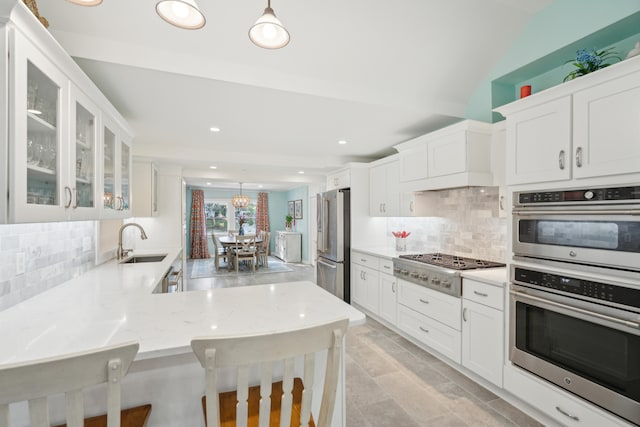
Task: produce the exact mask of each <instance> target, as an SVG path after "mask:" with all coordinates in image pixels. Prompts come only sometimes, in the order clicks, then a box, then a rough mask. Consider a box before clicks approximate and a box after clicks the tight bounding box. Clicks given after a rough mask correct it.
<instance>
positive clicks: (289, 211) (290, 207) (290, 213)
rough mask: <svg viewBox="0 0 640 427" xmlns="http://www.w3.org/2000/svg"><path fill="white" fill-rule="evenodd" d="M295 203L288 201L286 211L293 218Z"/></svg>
mask: <svg viewBox="0 0 640 427" xmlns="http://www.w3.org/2000/svg"><path fill="white" fill-rule="evenodd" d="M294 205H295V202H294V201H293V200H289V209H288V210H287V214H288V215H291V216H294V213H295V206H294Z"/></svg>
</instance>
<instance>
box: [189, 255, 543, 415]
mask: <svg viewBox="0 0 640 427" xmlns="http://www.w3.org/2000/svg"><path fill="white" fill-rule="evenodd" d="M287 266H289V267H291V268H292V269H293V270H294V271H292V272H286V273H269V274H259V273H258V274H251V275H242V276H238V277H234V276H231V277H229V276H227V277H220V278H204V279H188V280H187V290H208V289H213V288H222V287H233V286H250V285H257V284H267V283H278V282H289V281H298V280H311V281H315V268H314V267H311V266H308V265H304V264H287ZM187 272H189V276H190V272H191V263H190V262H188V263H187ZM189 276H188V277H189ZM345 366H346V376H347V378H346V380H347V381H346V382H347V384H346V390H347V427H385V426H389V427H411V426H429V427H431V426H433V427H444V426H448V427H465V426H521V427H529V426H542V424H540V423H538V422H537V421H535V420H534V419H532V418H531V417H529V416H527V415H526V414H524V413H522V412H521V411H519V410H518V409H516V408H514V407H513V406H511V405H510V404H508V403H507V402H505V401H504V400H503V399H501V398H499V397H497V396H496V395H495V394H493V393H491V392H490V391H488V390H487V389H485V388H484V387H481V386H480V385H478V384H477V383H475V382H473V381H471V380H470V379H468V378H467V377H466V376H464V375H462V374H461V373H459V372H458V371H456V370H455V369H453V368H451V367H450V366H449V365H447V364H446V363H444V362H442V361H440V360H439V359H437V358H436V357H434V356H432V355H431V354H429V353H428V352H426V351H424V350H422V349H421V348H419V347H417V346H416V345H414V344H413V343H411V342H409V341H408V340H406V339H404V338H403V337H401V336H399V335H397V334H396V333H394V332H393V331H391V330H389V329H388V328H386V327H385V326H383V325H381V324H380V323H378V322H376V321H374V320H372V319H369V318H367V322H366V324H364V325H362V326H357V327H354V328H350V329H349V332H348V334H347V347H346V360H345Z"/></svg>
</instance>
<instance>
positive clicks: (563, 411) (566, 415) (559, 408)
mask: <svg viewBox="0 0 640 427" xmlns="http://www.w3.org/2000/svg"><path fill="white" fill-rule="evenodd" d="M556 411H558V412H560V413H561V414H562V415H564V416H565V417H569V418H571V419H572V420H573V421H580V418H578V417H576V416H575V415H571V414H570V413H568V412H567V411H565V410H563V409H562V408H561V407H559V406H556Z"/></svg>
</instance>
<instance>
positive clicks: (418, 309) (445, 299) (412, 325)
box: [397, 279, 461, 363]
mask: <svg viewBox="0 0 640 427" xmlns="http://www.w3.org/2000/svg"><path fill="white" fill-rule="evenodd" d="M397 283H398V288H397V289H398V328H400V330H402V331H403V332H405V333H407V334H409V335H411V336H413V337H414V338H416V339H418V340H420V341H421V342H423V343H424V344H426V345H427V346H429V347H430V348H432V349H434V350H436V351H438V352H439V353H441V354H443V355H444V356H447V357H448V358H449V359H451V360H453V361H455V362H456V363H460V359H461V337H460V330H461V316H460V310H461V301H460V298H456V297H453V296H451V295H446V294H443V293H442V292H438V291H434V290H432V289H429V288H425V287H423V286H419V285H416V284H414V283H411V282H407V281H406V280H402V279H398V281H397Z"/></svg>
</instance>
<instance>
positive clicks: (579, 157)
mask: <svg viewBox="0 0 640 427" xmlns="http://www.w3.org/2000/svg"><path fill="white" fill-rule="evenodd" d="M576 166H577V167H579V168H581V167H582V147H578V148H576Z"/></svg>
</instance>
